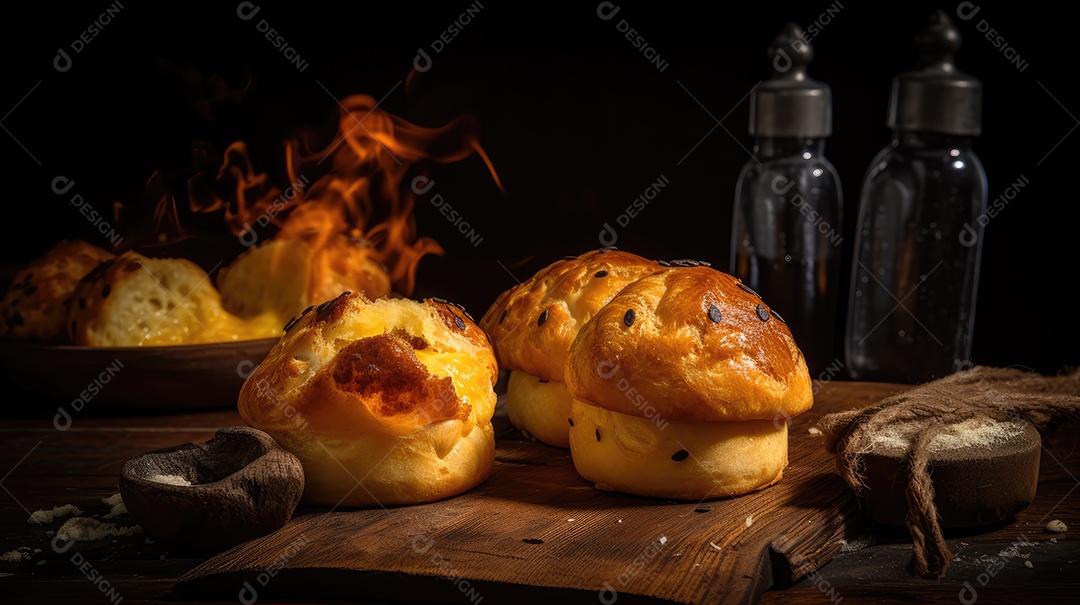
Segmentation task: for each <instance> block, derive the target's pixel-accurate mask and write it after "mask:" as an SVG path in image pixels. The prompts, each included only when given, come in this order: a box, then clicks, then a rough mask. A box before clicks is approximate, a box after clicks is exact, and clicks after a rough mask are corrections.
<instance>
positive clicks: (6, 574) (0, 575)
mask: <svg viewBox="0 0 1080 605" xmlns="http://www.w3.org/2000/svg"><path fill="white" fill-rule="evenodd" d="M13 575H15V574H13V573H0V578H10V577H11V576H13Z"/></svg>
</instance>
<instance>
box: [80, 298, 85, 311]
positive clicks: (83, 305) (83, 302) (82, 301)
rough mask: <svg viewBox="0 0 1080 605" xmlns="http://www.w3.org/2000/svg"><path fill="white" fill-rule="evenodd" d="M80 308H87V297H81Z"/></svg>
mask: <svg viewBox="0 0 1080 605" xmlns="http://www.w3.org/2000/svg"><path fill="white" fill-rule="evenodd" d="M79 308H80V309H85V308H86V299H85V298H80V299H79Z"/></svg>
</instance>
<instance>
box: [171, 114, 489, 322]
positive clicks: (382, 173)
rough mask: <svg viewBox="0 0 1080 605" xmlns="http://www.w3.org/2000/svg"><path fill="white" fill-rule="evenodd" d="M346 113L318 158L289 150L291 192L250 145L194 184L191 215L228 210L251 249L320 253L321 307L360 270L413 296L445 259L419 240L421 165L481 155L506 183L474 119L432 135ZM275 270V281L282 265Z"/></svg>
mask: <svg viewBox="0 0 1080 605" xmlns="http://www.w3.org/2000/svg"><path fill="white" fill-rule="evenodd" d="M340 106H341V108H340V112H339V113H340V115H339V119H338V129H337V133H336V135H335V136H334V138H333V140H332V141H331V142H330V143H329V144H328V145H326V146H325V147H324V148H322V149H318V150H314V151H312V150H311V149H310V144H309V142H308V141H306V140H303V139H294V140H290V141H287V142H286V143H285V174H286V177H287V179H288V185H287V186H285V187H282V186H281V185H279V184H277V183H275V182H274V181H273V180H272V179H271V178H270V176H269V174H267V173H266V172H259V171H258V170H256V168H255V166H254V165H253V163H252V160H251V156H250V154H249V153H248V148H247V146H246V144H245V143H243V142H235V143H233V144H232V145H230V146H229V147H228V148H227V149H226V150H225V152H224V154H223V158H222V162H221V166H220V167H219V168H218V169H217V170H216V173H214V174H213V175H210V174H208V172H206V171H200V172H196V173H195V174H194V176H192V177H191V178H190V179H189V180H188V194H189V202H190V206H191V209H192V210H193V211H195V212H202V213H209V212H216V211H224V218H225V221H226V224H227V225H228V227H229V229H230V230H231V231H232V233H233V234H234V235H236V236H238V237H239V238H240V240H241V241H242V242H245V243H253V242H255V241H260V242H262V241H265V240H267V239H268V238H273V239H276V240H289V241H294V240H295V241H303V242H305V243H306V244H307V245H308V246H310V247H311V248H312V249H313V253H314V255H313V257H312V259H313V260H312V267H311V281H312V284H311V287H310V288H309V292H311V293H312V294H311V296H312V297H313V298H316V297H321V296H324V295H326V296H327V297H328V298H329V297H333V296H336V295H337V294H339V293H340V292H333V289H334V286H335V284H337V283H338V282H339V281H341V280H340V279H337V280H336V281H335V276H337V277H339V278H340V277H341V276H342V272H348V271H350V270H351V268H355V267H357V266H360V265H364V266H377V267H380V268H381V269H382V270H383V271H384V272H385V274H386V276H387V278H388V282H389V283H390V284H391V285H392V287H393V289H394V291H396V292H398V293H400V294H404V295H410V294H412V292H413V290H414V288H415V284H416V271H417V266H418V264H419V262H420V260H421V259H422V258H423V257H424V256H425V255H428V254H439V255H441V254H444V250H443V248H442V246H440V245H439V244H438V242H436V241H435V240H433V239H432V238H430V237H421V236H418V235H417V230H416V221H415V217H414V215H413V209H414V206H415V197H414V195H413V192H412V189H411V187H409V186H408V184H407V183H405V179H406V178H407V176H409V175H410V170H412V169H413V166H414V165H416V164H417V162H419V161H421V160H431V161H436V162H441V163H449V162H455V161H459V160H462V159H465V158H467V157H469V156H471V155H472V154H473V153H476V154H478V155H479V156H480V157H481V158H482V159H483V161H484V163H485V164H486V166H487V168H488V170H489V171H490V173H491V175H492V177H493V179H494V180H495V183H496V185H498V187H499V188H500V189H502V183H501V182H500V180H499V177H498V175H497V174H496V172H495V168H494V166H493V165H492V163H491V160H490V158H489V157H488V156H487V154H486V153H485V151H484V150H483V148H482V147H481V146H480V144H479V142H478V140H477V137H476V130H477V129H476V128H475V126H476V125H475V123H474V121H473V120H472V119H470V118H469V117H467V116H462V117H459V118H457V119H455V120H453V121H451V122H449V123H448V124H446V125H444V126H442V127H438V128H426V127H422V126H418V125H416V124H413V123H410V122H408V121H406V120H404V119H402V118H400V117H398V116H395V115H392V114H390V113H388V112H386V111H384V110H382V109H380V108H379V107H378V103H377V102H376V101H375V99H374V98H372V97H370V96H368V95H363V94H358V95H353V96H350V97H347V98H345V99H343V100H341V102H340ZM165 214H167V213H164V212H161V211H159V215H165ZM343 259H351V260H348V261H345V260H343ZM368 261H370V262H368ZM273 264H274V265H275V267H272V268H271V269H270V272H271V273H272V274H273V273H275V272H276V271H277V265H279V264H280V263H278V262H274V263H273ZM322 290H326V292H323V291H322ZM369 294H371V293H369ZM376 295H378V293H376ZM314 302H321V301H314Z"/></svg>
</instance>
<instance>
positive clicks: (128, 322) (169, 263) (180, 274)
mask: <svg viewBox="0 0 1080 605" xmlns="http://www.w3.org/2000/svg"><path fill="white" fill-rule="evenodd" d="M68 326H69V329H70V337H71V341H72V342H73V343H74V344H76V345H81V346H91V347H131V346H160V345H181V344H204V343H218V342H233V341H238V340H252V339H258V338H271V337H274V336H277V335H279V334H280V333H281V327H282V323H281V322H280V321H279V319H278V318H277V316H276V315H271V314H263V315H256V316H253V317H239V316H236V315H234V314H232V313H229V312H228V311H226V310H225V308H224V307H223V306H222V304H221V295H220V294H219V293H218V291H217V289H215V288H214V285H213V283H212V282H211V280H210V278H209V276H208V275H207V273H206V271H204V270H203V269H202V268H201V267H200V266H199V265H197V264H195V263H194V262H192V261H190V260H187V259H182V258H150V257H147V256H144V255H142V254H139V253H138V252H135V251H131V250H129V251H127V252H124V253H123V254H121V255H120V256H118V257H116V258H115V259H112V260H109V261H106V262H105V263H102V264H101V265H99V266H98V267H97V268H96V269H94V270H93V271H91V272H90V273H89V274H87V275H86V276H85V277H84V278H83V280H82V281H81V283H80V284H79V285H78V287H77V288H76V289H75V292H74V294H73V295H72V304H71V310H70V313H69V316H68Z"/></svg>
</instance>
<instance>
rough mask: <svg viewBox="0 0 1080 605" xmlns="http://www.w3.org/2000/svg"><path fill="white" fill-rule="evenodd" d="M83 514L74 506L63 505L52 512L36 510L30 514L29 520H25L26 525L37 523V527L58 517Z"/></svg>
mask: <svg viewBox="0 0 1080 605" xmlns="http://www.w3.org/2000/svg"><path fill="white" fill-rule="evenodd" d="M83 514H85V513H84V512H82V511H81V510H79V507H77V506H75V505H74V504H64V505H63V506H54V507H53V508H52V510H37V511H34V512H32V513H30V518H29V519H27V520H26V522H27V523H37V524H38V525H45V524H46V523H52V522H53V521H55V520H56V519H59V518H60V517H66V516H68V515H75V516H79V515H83Z"/></svg>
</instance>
